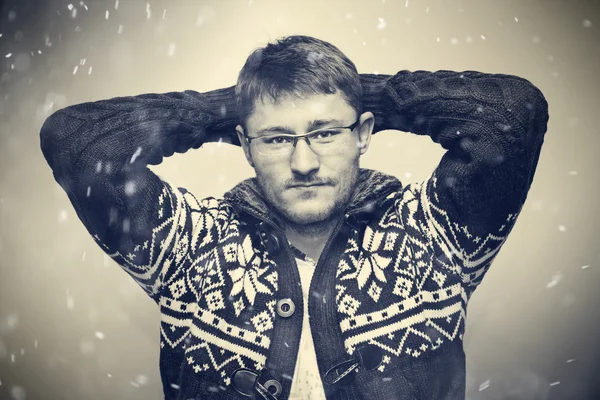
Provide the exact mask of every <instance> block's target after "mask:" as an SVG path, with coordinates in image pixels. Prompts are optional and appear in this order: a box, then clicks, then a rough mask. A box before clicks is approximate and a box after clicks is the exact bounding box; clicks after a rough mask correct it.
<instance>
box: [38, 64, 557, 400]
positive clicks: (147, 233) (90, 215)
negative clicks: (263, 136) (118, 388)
mask: <svg viewBox="0 0 600 400" xmlns="http://www.w3.org/2000/svg"><path fill="white" fill-rule="evenodd" d="M361 83H362V85H363V91H364V98H363V105H364V108H365V109H366V110H369V111H372V112H373V113H374V114H375V117H376V120H375V132H377V131H380V130H383V129H396V130H401V131H404V132H412V133H415V134H419V135H428V136H429V137H430V138H431V139H432V140H433V141H434V142H436V143H439V144H440V145H441V146H442V147H443V148H444V149H446V150H447V152H446V153H445V154H444V156H443V157H442V159H441V161H440V163H439V165H438V166H437V168H436V169H435V170H434V171H433V173H432V174H431V176H430V178H429V179H427V180H426V181H423V182H416V183H411V184H409V185H402V183H401V182H400V181H398V180H397V179H396V178H394V177H392V176H389V175H386V174H383V173H380V172H377V171H372V170H365V169H361V170H360V174H359V179H358V182H357V184H356V187H355V190H354V192H353V195H352V198H351V201H350V203H349V205H348V207H347V210H346V215H345V217H344V219H343V220H342V221H340V222H339V223H338V225H337V226H336V228H335V230H334V232H333V234H332V236H331V237H330V239H329V241H328V243H327V244H326V246H325V248H324V250H323V253H322V255H321V257H320V259H319V260H318V263H317V265H316V267H315V271H314V276H313V278H312V280H311V287H310V293H311V294H314V295H313V296H311V297H310V299H309V303H308V312H309V315H310V327H311V332H312V337H313V340H314V346H315V351H316V355H317V362H318V366H319V373H320V375H321V380H322V384H323V387H324V391H325V394H326V396H327V398H329V399H360V398H368V399H384V398H385V399H390V398H393V399H417V398H419V399H421V398H427V399H429V398H431V399H442V398H448V399H454V398H463V397H464V394H465V393H464V391H465V365H464V352H463V347H462V338H463V333H464V326H465V324H464V320H465V317H466V306H467V303H468V300H469V298H470V297H471V294H472V293H473V291H474V290H475V288H476V287H477V285H478V284H479V283H480V282H481V279H482V278H483V276H484V274H485V272H486V271H487V270H488V268H489V267H490V265H491V263H492V261H493V259H494V258H495V256H496V255H497V253H498V251H499V249H500V248H501V246H502V245H503V243H504V242H505V240H506V238H507V235H508V234H509V232H510V231H511V229H512V227H513V226H514V224H515V221H516V218H517V216H518V214H519V212H520V211H521V209H522V207H523V204H524V202H525V199H526V196H527V192H528V190H529V187H530V185H531V182H532V180H533V176H534V172H535V168H536V165H537V162H538V158H539V154H540V150H541V146H542V143H543V137H544V133H545V132H546V129H547V121H548V105H547V103H546V101H545V99H544V96H543V95H542V94H541V92H540V91H539V90H538V89H537V88H536V87H535V86H533V85H532V84H531V83H530V82H529V81H527V80H525V79H522V78H519V77H516V76H510V75H502V74H484V73H481V72H476V71H464V72H452V71H436V72H428V71H416V72H410V71H400V72H398V73H397V74H395V75H392V76H390V75H370V74H362V75H361ZM236 124H237V117H236V115H235V98H234V88H233V87H230V88H225V89H219V90H215V91H211V92H207V93H198V92H194V91H185V92H181V93H166V94H144V95H139V96H133V97H120V98H114V99H110V100H103V101H97V102H90V103H84V104H79V105H74V106H70V107H67V108H65V109H63V110H59V111H57V112H56V113H54V114H53V115H52V116H50V117H49V118H48V119H47V121H46V122H45V123H44V125H43V127H42V130H41V148H42V151H43V154H44V156H45V157H46V160H47V161H48V163H49V165H50V166H51V168H52V171H53V174H54V177H55V179H56V180H57V182H58V183H59V184H60V185H61V186H62V187H63V189H64V190H65V191H66V193H67V195H68V197H69V199H70V200H71V202H72V204H73V206H74V208H75V210H76V212H77V215H78V216H79V218H80V219H81V221H82V222H83V223H84V225H85V226H86V228H87V230H88V231H89V233H90V234H91V235H92V236H93V237H94V238H95V240H96V241H97V243H98V245H99V246H101V247H102V249H103V250H104V251H105V252H106V253H107V254H109V255H110V256H111V257H112V258H113V259H114V260H115V261H116V262H117V263H118V264H119V265H120V266H121V267H122V268H123V269H124V270H125V271H127V273H129V274H130V275H131V277H132V278H133V279H135V281H136V282H137V283H138V284H139V285H140V287H142V289H143V290H145V291H146V293H147V294H148V295H149V296H150V297H151V298H152V299H153V300H154V301H155V302H156V303H157V304H158V305H159V307H160V311H161V316H162V317H161V344H160V346H161V354H160V369H161V377H162V380H163V388H164V394H165V398H168V399H190V398H194V399H205V398H219V399H236V398H248V397H244V395H242V394H241V393H246V395H247V396H250V397H255V398H265V399H273V398H278V399H286V398H288V396H289V394H290V388H291V385H292V381H293V374H294V367H295V364H296V359H297V356H298V347H299V341H300V332H301V325H302V319H303V315H304V311H303V307H304V303H303V298H302V293H301V289H300V287H299V285H298V283H299V282H300V276H299V273H298V268H297V265H296V263H295V261H294V257H293V256H292V252H291V250H290V246H289V245H288V244H287V240H286V239H285V236H284V233H283V231H282V229H281V227H282V224H281V221H279V220H278V219H277V217H276V215H275V214H274V213H273V212H271V211H270V208H269V206H268V203H267V202H266V200H265V199H263V198H262V196H261V194H260V191H259V190H258V186H257V183H256V179H255V178H251V179H247V180H245V181H243V182H241V183H240V184H238V185H237V186H236V187H234V188H233V189H232V190H231V191H229V192H228V193H226V194H225V196H223V198H219V199H217V198H214V197H208V198H205V199H197V198H196V197H195V196H194V195H193V194H191V193H189V192H188V191H186V190H185V189H183V188H175V187H173V186H172V185H170V184H169V183H167V182H165V181H162V180H161V179H160V178H159V177H157V176H156V175H155V174H153V173H152V172H151V171H150V170H149V169H148V168H147V165H148V164H158V163H160V162H161V161H162V158H163V157H167V156H170V155H172V154H173V153H174V152H185V151H187V150H189V149H191V148H194V149H197V148H199V147H200V146H201V145H202V144H203V143H205V142H207V141H217V140H220V139H222V140H224V141H226V142H229V143H233V144H239V143H238V141H237V137H236V136H235V134H234V126H235V125H236ZM283 303H286V304H288V305H290V304H292V305H293V304H295V306H296V307H295V311H294V312H292V313H291V314H290V313H289V312H285V309H284V308H282V304H283Z"/></svg>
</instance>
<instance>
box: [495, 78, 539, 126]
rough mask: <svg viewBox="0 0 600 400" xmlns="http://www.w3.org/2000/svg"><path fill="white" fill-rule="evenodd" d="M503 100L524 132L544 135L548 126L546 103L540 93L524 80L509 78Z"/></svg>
mask: <svg viewBox="0 0 600 400" xmlns="http://www.w3.org/2000/svg"><path fill="white" fill-rule="evenodd" d="M511 78H512V79H510V82H509V84H508V85H507V87H508V93H506V97H505V99H507V102H506V103H505V106H506V108H507V110H508V111H509V112H510V113H512V114H513V116H514V117H515V118H516V120H517V121H518V122H519V123H520V124H521V126H522V127H523V130H524V131H525V132H532V133H534V134H535V133H538V134H539V135H542V136H543V135H544V133H545V132H546V130H547V124H548V118H549V117H548V102H547V101H546V98H545V97H544V94H543V93H542V91H541V90H540V89H539V88H537V87H536V86H535V85H534V84H532V83H531V82H530V81H528V80H527V79H525V78H520V77H515V76H513V77H511Z"/></svg>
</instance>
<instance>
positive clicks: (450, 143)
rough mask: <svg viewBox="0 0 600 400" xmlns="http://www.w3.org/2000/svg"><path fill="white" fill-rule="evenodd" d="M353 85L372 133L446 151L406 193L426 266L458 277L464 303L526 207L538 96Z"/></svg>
mask: <svg viewBox="0 0 600 400" xmlns="http://www.w3.org/2000/svg"><path fill="white" fill-rule="evenodd" d="M361 79H362V83H363V90H364V100H365V101H364V103H365V108H366V109H368V110H370V111H372V112H374V114H375V116H376V118H375V120H376V121H375V131H379V130H384V129H397V130H401V131H405V132H412V133H415V134H419V135H428V136H429V137H430V138H431V139H432V140H433V141H434V142H436V143H439V144H440V145H441V146H442V147H443V148H444V149H446V150H448V151H447V152H446V153H445V154H444V156H443V157H442V160H441V162H440V163H439V165H438V166H437V168H436V169H435V171H434V172H433V174H432V175H431V177H430V179H428V180H427V181H425V182H421V183H417V184H412V185H410V189H411V191H413V192H414V194H415V196H416V198H417V199H418V204H419V205H420V207H419V210H418V213H417V215H418V217H419V218H418V221H419V223H420V224H421V225H422V228H423V230H424V231H425V232H427V234H428V236H429V239H430V241H431V244H432V245H433V246H435V251H436V259H435V261H434V262H435V263H436V264H438V266H440V267H442V268H446V269H449V270H452V271H454V272H457V273H460V274H461V278H462V280H463V282H464V284H466V285H467V287H468V288H469V289H470V290H469V293H472V290H474V289H475V287H476V286H477V285H478V284H479V282H480V281H481V278H482V277H483V274H484V273H485V272H486V271H487V268H488V267H489V266H490V264H491V261H492V259H493V258H494V257H495V255H496V254H497V252H498V250H499V249H500V247H501V246H502V244H503V243H504V241H505V240H506V236H507V235H508V233H509V232H510V231H511V229H512V227H513V225H514V224H515V220H516V218H517V215H518V214H519V212H520V211H521V208H522V206H523V203H524V202H525V199H526V197H527V193H528V191H529V187H530V186H531V182H532V180H533V176H534V173H535V168H536V166H537V162H538V158H539V155H540V149H541V147H542V143H543V140H544V134H545V132H546V129H547V122H548V104H547V102H546V100H545V98H544V96H543V95H542V93H541V92H540V90H538V89H537V88H536V87H535V86H534V85H533V84H531V83H530V82H529V81H527V80H526V79H523V78H519V77H516V76H511V75H504V74H485V73H481V72H476V71H464V72H453V71H436V72H428V71H415V72H410V71H400V72H398V73H397V74H396V75H393V76H389V75H371V74H363V75H361Z"/></svg>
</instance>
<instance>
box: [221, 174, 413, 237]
mask: <svg viewBox="0 0 600 400" xmlns="http://www.w3.org/2000/svg"><path fill="white" fill-rule="evenodd" d="M401 188H402V183H401V182H400V181H399V180H398V179H397V178H396V177H394V176H392V175H388V174H385V173H383V172H380V171H376V170H372V169H366V168H360V169H359V173H358V179H357V182H356V186H355V189H354V192H353V194H352V198H351V200H350V203H349V205H348V207H347V208H346V214H347V215H352V214H360V213H367V214H368V213H371V212H373V211H375V209H376V208H377V207H376V205H377V204H378V203H379V202H381V201H382V200H383V199H384V198H386V197H387V196H388V195H389V194H390V193H392V192H395V191H398V190H400V189H401ZM224 199H225V200H227V201H229V203H231V204H232V205H233V207H234V208H235V209H236V210H237V211H238V212H245V213H247V214H250V215H252V216H254V217H255V218H258V219H259V220H261V221H270V222H272V223H274V224H275V225H277V226H280V227H281V226H283V224H282V223H281V220H280V219H279V218H278V217H277V216H276V215H275V214H274V213H273V212H272V211H271V208H270V207H269V205H268V204H267V202H266V200H265V199H264V196H263V194H262V191H261V190H260V187H259V186H258V182H257V179H256V177H252V178H248V179H245V180H243V181H242V182H240V183H239V184H237V185H236V186H234V187H233V188H232V189H231V190H229V191H228V192H227V193H225V195H224Z"/></svg>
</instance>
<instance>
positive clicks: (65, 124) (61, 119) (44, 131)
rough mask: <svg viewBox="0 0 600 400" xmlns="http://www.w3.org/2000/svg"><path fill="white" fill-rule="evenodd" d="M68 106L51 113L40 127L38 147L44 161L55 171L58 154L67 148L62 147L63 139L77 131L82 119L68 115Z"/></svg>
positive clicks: (63, 144) (64, 151) (63, 152)
mask: <svg viewBox="0 0 600 400" xmlns="http://www.w3.org/2000/svg"><path fill="white" fill-rule="evenodd" d="M67 110H68V108H65V109H61V110H58V111H55V112H54V113H52V114H51V115H50V116H49V117H48V118H46V120H45V121H44V124H43V125H42V127H41V129H40V148H41V150H42V154H43V155H44V158H45V159H46V162H47V163H48V164H49V165H50V167H51V168H52V169H53V170H54V171H55V172H56V169H57V168H58V167H59V165H58V164H59V155H60V154H65V153H66V151H67V149H65V148H63V147H64V146H65V145H66V144H65V139H66V138H68V137H70V136H71V135H72V134H73V133H74V132H76V131H78V130H79V129H80V128H81V126H82V125H83V121H81V120H79V119H78V118H76V117H73V116H71V115H69V113H68V111H67Z"/></svg>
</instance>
